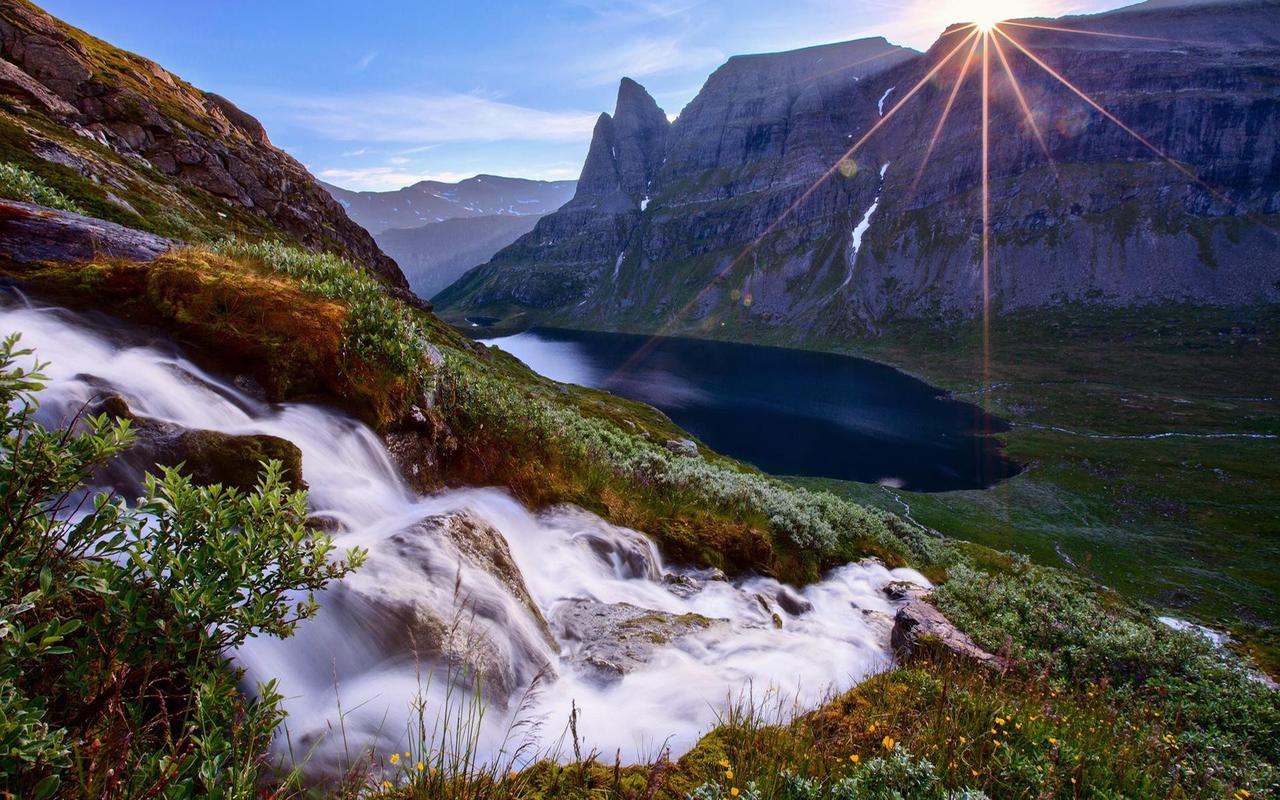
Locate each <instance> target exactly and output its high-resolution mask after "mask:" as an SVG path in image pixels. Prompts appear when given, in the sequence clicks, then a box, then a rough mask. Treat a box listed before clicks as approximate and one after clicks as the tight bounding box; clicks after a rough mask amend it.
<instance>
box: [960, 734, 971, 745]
mask: <svg viewBox="0 0 1280 800" xmlns="http://www.w3.org/2000/svg"><path fill="white" fill-rule="evenodd" d="M967 741H969V740H968V739H966V738H964V737H963V736H961V737H960V744H964V743H965V742H967Z"/></svg>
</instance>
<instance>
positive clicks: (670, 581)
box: [662, 572, 705, 599]
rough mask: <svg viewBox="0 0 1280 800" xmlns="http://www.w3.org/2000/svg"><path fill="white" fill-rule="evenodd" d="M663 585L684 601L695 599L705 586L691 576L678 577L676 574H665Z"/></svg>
mask: <svg viewBox="0 0 1280 800" xmlns="http://www.w3.org/2000/svg"><path fill="white" fill-rule="evenodd" d="M662 584H663V585H664V586H666V587H667V591H669V592H671V593H672V594H674V595H675V596H676V597H680V598H684V599H688V598H690V597H693V596H694V595H695V594H697V593H698V592H700V591H702V587H703V586H704V585H705V584H704V583H703V582H702V581H699V580H697V579H696V578H694V577H692V576H691V575H677V574H676V573H674V572H668V573H666V574H664V575H663V576H662Z"/></svg>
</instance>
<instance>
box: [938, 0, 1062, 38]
mask: <svg viewBox="0 0 1280 800" xmlns="http://www.w3.org/2000/svg"><path fill="white" fill-rule="evenodd" d="M1061 5H1062V4H1061V2H1059V0H931V2H929V3H928V11H927V12H925V13H926V14H927V15H928V17H929V18H930V19H932V20H935V21H936V22H937V23H938V24H939V26H940V27H945V26H946V25H949V24H951V23H954V22H964V23H968V24H970V25H973V26H974V27H975V28H977V29H978V31H979V32H981V33H990V32H992V31H993V30H995V27H996V25H998V24H1000V23H1001V22H1004V21H1005V20H1010V19H1023V18H1027V17H1039V16H1044V15H1046V14H1053V13H1054V12H1055V11H1057V10H1058V8H1059V7H1060V6H1061Z"/></svg>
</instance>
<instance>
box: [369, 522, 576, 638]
mask: <svg viewBox="0 0 1280 800" xmlns="http://www.w3.org/2000/svg"><path fill="white" fill-rule="evenodd" d="M424 538H426V539H441V538H442V539H446V540H447V541H448V542H450V543H451V544H452V549H453V550H454V551H455V552H456V554H457V555H458V556H459V557H460V558H461V559H462V560H464V561H466V562H467V563H468V564H469V565H470V566H471V567H473V568H475V569H478V570H480V571H482V572H485V573H487V574H488V575H491V576H492V577H494V578H495V579H497V580H498V582H499V583H501V584H502V585H503V586H504V587H505V588H506V590H507V591H508V592H510V593H511V595H512V596H513V597H515V598H516V600H518V601H519V602H520V604H521V605H522V606H524V607H525V609H526V610H527V611H528V612H529V615H530V616H531V617H532V618H533V619H534V620H535V621H536V622H537V624H538V626H539V628H540V629H541V631H542V632H543V634H544V636H545V637H546V639H547V641H548V642H549V643H552V644H554V641H555V640H554V639H552V638H551V632H550V630H549V629H548V627H547V622H546V619H545V618H544V617H543V616H542V611H541V609H539V608H538V604H537V603H535V602H534V600H533V596H532V595H530V594H529V589H528V587H527V586H525V583H524V575H522V574H521V573H520V568H519V567H518V566H516V562H515V559H513V558H512V557H511V549H510V548H509V547H508V546H507V540H506V539H504V538H503V536H502V534H501V533H499V532H498V529H497V528H494V527H493V526H492V525H490V524H489V523H487V522H485V521H484V520H482V519H480V518H479V517H477V516H475V515H473V514H471V513H469V512H466V511H460V512H455V513H452V514H442V515H439V516H433V517H427V518H426V519H424V520H422V521H421V522H419V523H417V524H416V525H413V526H412V527H409V528H406V529H405V530H403V531H401V532H399V533H397V534H395V535H394V536H392V537H391V543H392V545H394V547H395V550H396V552H397V554H399V555H401V556H403V557H406V558H412V559H415V560H418V561H419V562H423V563H425V561H426V560H430V558H431V557H430V556H428V554H427V553H426V549H425V548H422V547H421V542H422V540H423V539H424Z"/></svg>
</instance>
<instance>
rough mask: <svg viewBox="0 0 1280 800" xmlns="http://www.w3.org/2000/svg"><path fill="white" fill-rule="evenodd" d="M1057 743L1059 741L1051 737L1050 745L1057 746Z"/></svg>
mask: <svg viewBox="0 0 1280 800" xmlns="http://www.w3.org/2000/svg"><path fill="white" fill-rule="evenodd" d="M1057 743H1058V740H1057V739H1055V738H1053V737H1052V736H1050V737H1049V744H1057Z"/></svg>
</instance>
